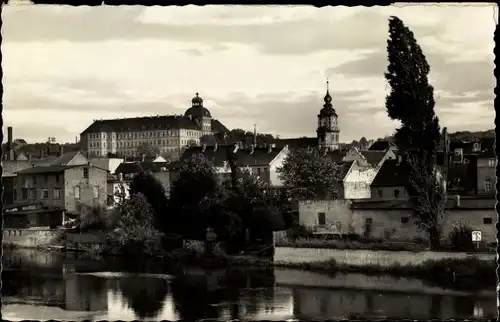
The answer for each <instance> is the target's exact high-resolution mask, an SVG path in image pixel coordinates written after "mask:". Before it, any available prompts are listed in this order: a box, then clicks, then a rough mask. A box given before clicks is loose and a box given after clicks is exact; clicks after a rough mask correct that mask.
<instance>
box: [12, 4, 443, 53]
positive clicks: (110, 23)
mask: <svg viewBox="0 0 500 322" xmlns="http://www.w3.org/2000/svg"><path fill="white" fill-rule="evenodd" d="M172 8H175V7H172ZM186 9H188V8H186ZM189 9H190V10H191V12H192V20H187V21H186V19H185V20H184V21H183V23H184V24H181V23H179V22H177V19H173V18H172V17H171V16H172V10H171V9H169V8H166V9H165V8H162V9H158V10H156V9H155V11H156V12H158V15H160V14H159V13H163V14H164V15H165V17H169V16H170V17H171V19H163V20H161V22H160V19H153V20H151V19H144V18H142V19H141V17H143V15H144V12H145V10H146V8H141V7H92V8H90V9H89V8H85V9H84V10H81V9H80V7H69V6H68V7H60V8H59V10H57V11H56V10H50V9H49V8H47V7H41V8H39V6H30V7H26V8H23V9H22V10H21V9H18V8H16V10H12V9H10V8H5V10H4V14H3V19H4V35H5V36H4V41H6V42H18V41H61V40H65V41H78V42H86V41H87V42H88V41H105V40H133V39H141V40H142V39H165V40H176V41H190V42H195V43H204V44H211V45H213V44H219V43H222V44H224V43H236V44H246V45H252V46H255V47H256V48H257V49H259V50H260V51H261V52H264V53H267V54H274V55H278V54H281V55H300V54H307V53H311V52H316V51H324V50H341V49H349V50H363V49H373V48H380V47H381V46H385V39H384V36H385V35H386V34H387V18H388V15H386V14H385V13H381V12H378V11H377V9H370V10H368V8H357V9H356V10H355V11H352V10H353V9H349V10H351V11H352V13H350V14H345V13H344V14H340V15H339V14H338V13H337V14H336V12H338V10H339V9H332V8H328V9H327V8H322V9H319V8H312V7H307V9H300V8H299V9H298V8H294V11H292V12H295V14H290V11H287V7H283V8H280V7H274V8H260V9H259V8H258V9H259V10H257V11H259V12H268V13H269V12H271V13H274V14H271V15H269V17H268V19H267V20H268V22H267V23H266V20H265V19H262V18H261V19H257V20H255V16H254V17H252V18H249V17H246V19H243V20H241V19H238V16H236V17H232V18H231V19H223V18H221V17H224V16H228V17H229V16H230V15H232V14H233V13H234V12H237V11H238V10H239V9H237V8H230V7H229V8H228V7H215V8H213V7H212V8H210V9H209V10H212V11H213V12H217V11H221V12H222V15H220V16H219V19H218V20H215V21H213V20H214V19H212V21H207V20H206V19H200V20H197V19H196V18H199V17H203V15H204V12H206V11H207V9H206V8H205V7H199V8H196V7H195V8H189ZM173 10H174V12H175V9H173ZM245 10H248V9H247V8H245ZM300 10H305V11H306V13H307V14H299V12H300ZM345 10H346V8H343V11H345ZM188 11H189V10H188ZM280 12H288V13H289V17H288V18H287V19H283V18H280ZM341 12H342V11H341ZM241 13H242V11H241V10H240V11H239V14H240V15H241ZM285 16H286V15H285ZM214 18H215V19H217V16H215V17H214ZM141 20H144V21H141ZM25 21H30V23H29V24H26V23H25ZM151 21H153V22H151ZM271 22H272V23H271ZM61 26H64V28H61ZM417 29H418V30H419V34H420V35H422V36H430V35H433V34H435V33H437V32H439V31H440V30H441V27H440V26H439V25H429V24H427V23H425V22H423V23H422V24H418V28H417ZM360 32H362V33H363V37H358V36H353V33H354V34H356V33H360ZM291 35H293V36H291Z"/></svg>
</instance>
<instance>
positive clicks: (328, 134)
mask: <svg viewBox="0 0 500 322" xmlns="http://www.w3.org/2000/svg"><path fill="white" fill-rule="evenodd" d="M328 85H329V84H328V81H326V95H325V98H324V101H325V104H323V108H322V109H321V111H320V112H319V114H318V129H317V130H316V132H317V133H318V146H319V147H320V148H324V149H327V150H330V151H333V150H338V149H339V133H340V129H339V125H338V115H337V112H335V109H334V108H333V106H332V97H331V96H330V90H329V88H328Z"/></svg>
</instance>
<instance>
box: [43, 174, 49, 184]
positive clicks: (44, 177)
mask: <svg viewBox="0 0 500 322" xmlns="http://www.w3.org/2000/svg"><path fill="white" fill-rule="evenodd" d="M43 180H44V181H45V183H49V176H48V175H44V176H43Z"/></svg>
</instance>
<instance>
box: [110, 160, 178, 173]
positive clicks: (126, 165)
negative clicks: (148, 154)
mask: <svg viewBox="0 0 500 322" xmlns="http://www.w3.org/2000/svg"><path fill="white" fill-rule="evenodd" d="M168 165H169V163H168V162H152V161H145V162H122V163H120V165H119V166H118V167H117V168H116V170H115V173H122V174H131V173H139V172H141V171H152V172H158V171H160V170H161V168H168Z"/></svg>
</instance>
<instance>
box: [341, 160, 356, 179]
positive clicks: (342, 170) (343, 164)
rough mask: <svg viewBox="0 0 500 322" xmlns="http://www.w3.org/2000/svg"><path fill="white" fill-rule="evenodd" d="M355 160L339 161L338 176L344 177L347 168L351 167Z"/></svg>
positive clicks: (347, 170)
mask: <svg viewBox="0 0 500 322" xmlns="http://www.w3.org/2000/svg"><path fill="white" fill-rule="evenodd" d="M354 162H355V161H344V162H342V163H341V166H342V167H341V168H340V178H342V179H344V178H345V176H346V175H347V173H348V172H349V169H351V167H352V164H353V163H354Z"/></svg>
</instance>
